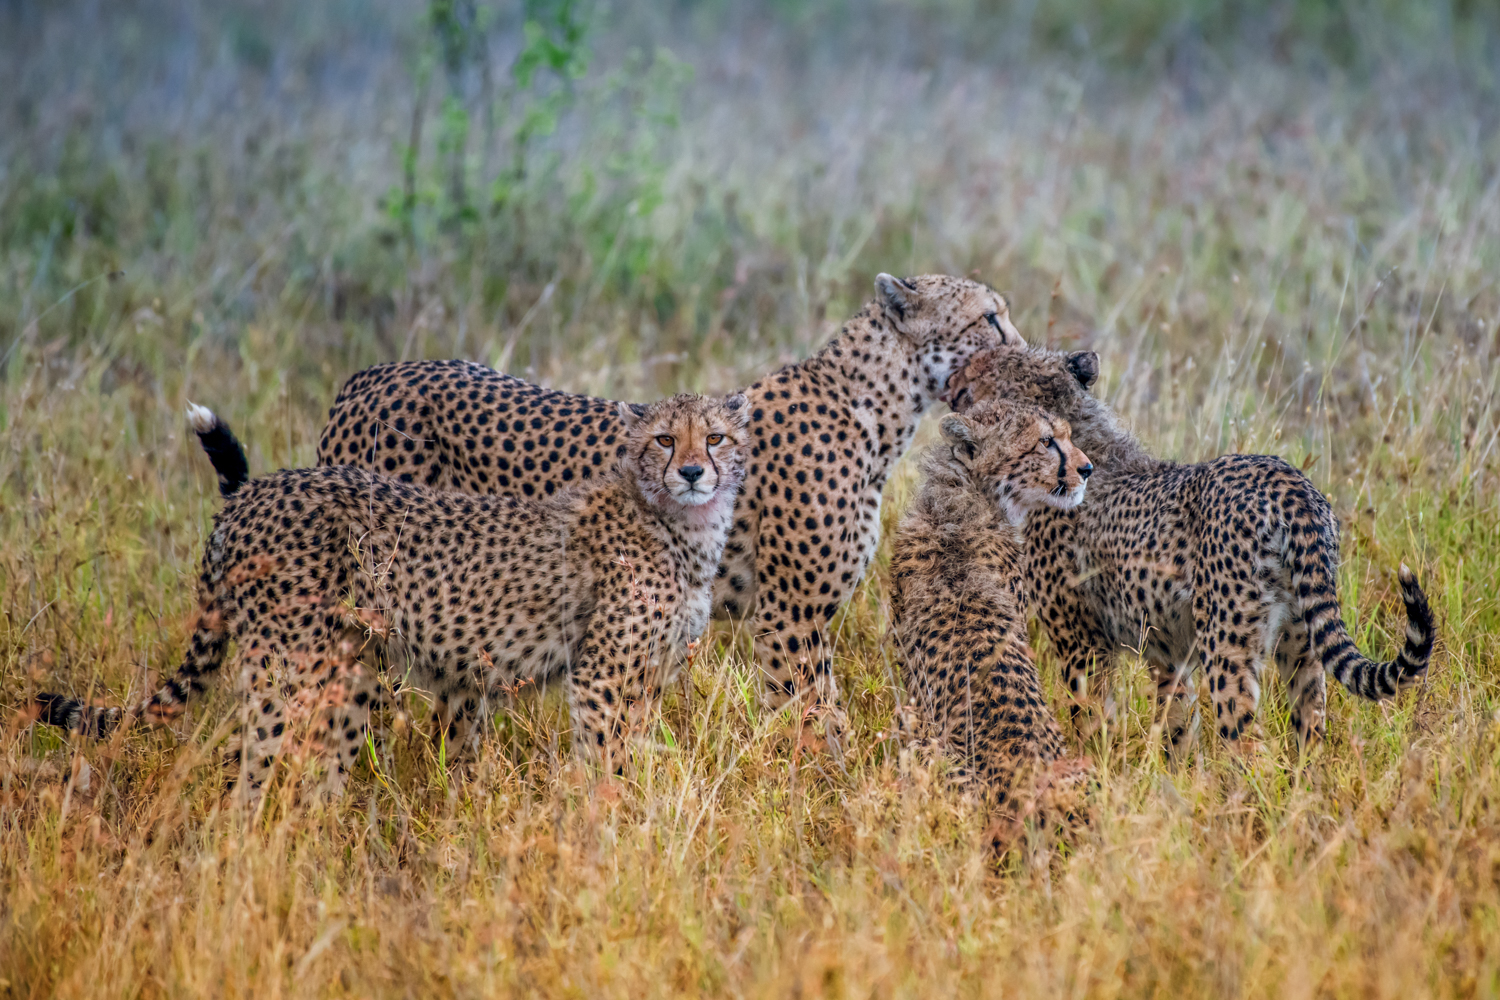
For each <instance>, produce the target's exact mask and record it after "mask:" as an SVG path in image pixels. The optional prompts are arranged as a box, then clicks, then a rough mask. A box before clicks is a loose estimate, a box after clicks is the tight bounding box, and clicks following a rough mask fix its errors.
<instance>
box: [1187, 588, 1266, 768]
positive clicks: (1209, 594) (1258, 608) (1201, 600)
mask: <svg viewBox="0 0 1500 1000" xmlns="http://www.w3.org/2000/svg"><path fill="white" fill-rule="evenodd" d="M1197 589H1198V596H1197V597H1196V599H1195V600H1194V605H1193V628H1194V629H1195V630H1196V633H1197V641H1198V648H1199V650H1200V652H1201V654H1202V656H1203V663H1204V673H1205V674H1206V675H1207V677H1208V690H1209V694H1210V697H1211V698H1212V700H1213V706H1214V728H1215V730H1216V731H1217V732H1218V734H1219V738H1220V739H1221V740H1223V741H1224V743H1225V745H1226V747H1227V748H1228V749H1229V750H1230V751H1231V752H1233V753H1234V754H1236V755H1237V756H1241V757H1246V756H1249V755H1251V754H1252V753H1253V752H1254V751H1255V750H1256V749H1257V748H1258V746H1259V736H1260V733H1259V727H1258V725H1257V723H1256V711H1257V709H1258V708H1259V707H1260V674H1261V669H1262V668H1263V667H1264V665H1265V664H1264V662H1263V657H1264V656H1265V653H1266V650H1267V647H1268V642H1267V635H1266V632H1267V623H1268V621H1269V620H1270V617H1271V612H1272V605H1271V603H1270V602H1269V601H1263V600H1257V599H1255V598H1254V597H1251V596H1248V595H1247V596H1245V597H1242V598H1240V599H1239V600H1236V599H1235V598H1225V597H1223V596H1221V595H1220V593H1219V591H1218V590H1217V589H1216V585H1214V584H1206V585H1202V586H1199V587H1198V588H1197Z"/></svg>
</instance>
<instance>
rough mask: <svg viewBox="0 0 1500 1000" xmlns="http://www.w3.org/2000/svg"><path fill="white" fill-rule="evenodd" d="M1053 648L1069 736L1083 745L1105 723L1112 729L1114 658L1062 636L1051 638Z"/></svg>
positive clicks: (1115, 713) (1115, 714) (1115, 715)
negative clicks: (1059, 669)
mask: <svg viewBox="0 0 1500 1000" xmlns="http://www.w3.org/2000/svg"><path fill="white" fill-rule="evenodd" d="M1053 646H1054V647H1056V649H1057V653H1058V656H1059V658H1061V660H1062V682H1063V687H1064V688H1065V689H1066V690H1067V692H1068V699H1069V702H1070V704H1069V706H1068V712H1069V717H1070V718H1071V720H1072V722H1073V733H1074V735H1075V736H1076V737H1077V738H1078V741H1079V742H1080V743H1086V742H1088V741H1089V740H1090V739H1092V738H1093V737H1094V735H1095V734H1096V733H1098V732H1099V731H1100V730H1101V729H1103V728H1104V727H1105V725H1106V724H1108V725H1109V726H1110V728H1113V727H1114V725H1115V722H1116V721H1117V718H1118V715H1119V706H1117V705H1116V704H1115V695H1114V685H1113V683H1111V682H1112V680H1113V677H1112V676H1111V675H1112V673H1113V670H1112V669H1111V668H1112V667H1113V666H1114V657H1113V656H1112V655H1111V654H1109V653H1102V652H1099V651H1098V650H1096V649H1094V648H1092V647H1090V646H1088V645H1085V644H1083V643H1080V642H1077V641H1075V640H1073V639H1071V638H1066V637H1063V638H1056V639H1053Z"/></svg>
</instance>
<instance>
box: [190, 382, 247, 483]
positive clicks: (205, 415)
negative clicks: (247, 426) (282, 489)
mask: <svg viewBox="0 0 1500 1000" xmlns="http://www.w3.org/2000/svg"><path fill="white" fill-rule="evenodd" d="M187 421H188V426H189V427H191V428H192V429H193V433H194V434H197V435H198V443H199V444H201V445H203V450H204V451H206V452H207V453H208V460H209V461H210V462H212V463H213V464H214V471H215V472H217V473H218V474H219V493H220V494H221V495H222V496H224V497H232V496H234V494H235V491H236V490H238V489H239V488H240V487H241V486H244V485H245V483H246V482H248V481H249V479H250V463H249V462H247V461H246V460H245V449H244V448H243V447H241V446H240V442H239V439H238V438H236V437H235V436H234V431H232V430H230V429H229V425H228V424H226V423H225V422H224V421H223V420H221V419H219V416H218V415H217V414H216V413H214V411H213V410H210V409H209V408H208V407H206V406H199V405H197V404H196V403H189V404H188V405H187Z"/></svg>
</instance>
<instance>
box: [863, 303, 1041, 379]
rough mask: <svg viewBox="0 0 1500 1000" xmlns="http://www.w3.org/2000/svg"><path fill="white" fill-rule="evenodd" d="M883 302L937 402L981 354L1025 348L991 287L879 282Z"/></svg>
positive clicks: (887, 315)
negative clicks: (954, 377) (956, 375)
mask: <svg viewBox="0 0 1500 1000" xmlns="http://www.w3.org/2000/svg"><path fill="white" fill-rule="evenodd" d="M875 290H876V292H877V293H878V295H879V299H878V301H879V302H880V304H881V305H882V306H883V307H884V311H885V314H886V318H887V319H888V320H889V321H890V323H891V326H893V327H894V328H895V329H896V332H897V333H899V334H900V335H901V336H902V337H903V338H904V339H905V340H906V341H907V342H908V343H909V344H910V345H911V347H912V348H913V351H914V353H915V354H916V359H917V365H918V369H919V372H920V375H921V377H922V385H921V389H922V391H923V393H924V395H926V397H927V398H929V399H936V398H938V397H939V395H940V394H941V393H942V391H943V386H944V385H946V384H947V382H948V378H949V377H950V376H951V375H952V374H953V372H954V371H955V370H957V369H958V368H961V367H962V366H963V365H964V364H965V363H966V362H967V361H968V360H969V358H970V357H972V356H973V355H974V353H975V352H977V351H982V350H984V349H985V348H992V347H1013V348H1020V347H1025V346H1026V340H1025V339H1024V338H1023V337H1022V336H1021V332H1020V331H1019V330H1017V329H1016V327H1015V324H1014V323H1012V322H1011V321H1010V305H1009V303H1007V302H1006V301H1005V296H1003V295H1001V294H999V293H998V292H996V291H995V290H994V289H992V288H990V287H989V286H988V285H982V284H980V283H979V282H977V281H969V280H967V279H965V278H955V277H952V276H950V275H946V274H923V275H918V276H917V277H915V278H895V277H892V276H891V275H889V274H881V275H878V276H877V277H876V278H875Z"/></svg>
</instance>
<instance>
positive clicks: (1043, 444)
mask: <svg viewBox="0 0 1500 1000" xmlns="http://www.w3.org/2000/svg"><path fill="white" fill-rule="evenodd" d="M1037 447H1038V448H1040V449H1042V450H1043V451H1046V450H1047V449H1048V448H1050V447H1052V439H1051V438H1042V440H1041V441H1040V442H1039V443H1038V444H1037Z"/></svg>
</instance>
